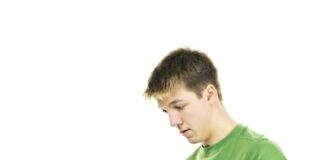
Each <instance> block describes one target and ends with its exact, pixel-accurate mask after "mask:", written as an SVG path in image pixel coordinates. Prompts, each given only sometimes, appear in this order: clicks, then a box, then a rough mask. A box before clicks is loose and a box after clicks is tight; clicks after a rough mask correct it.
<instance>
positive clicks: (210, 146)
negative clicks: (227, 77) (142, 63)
mask: <svg viewBox="0 0 324 160" xmlns="http://www.w3.org/2000/svg"><path fill="white" fill-rule="evenodd" d="M144 94H145V96H146V97H147V98H151V97H154V98H155V99H156V100H157V102H158V105H159V108H161V109H162V110H163V112H165V113H167V114H168V116H169V120H170V125H171V126H172V127H177V128H178V129H179V132H180V133H181V134H182V135H183V136H185V137H186V138H187V139H188V141H189V142H190V143H202V145H201V146H200V147H199V148H198V149H197V150H196V151H195V152H194V153H193V154H192V155H191V156H190V157H189V158H188V160H285V159H286V158H285V156H284V155H283V153H282V152H281V150H280V149H279V147H278V146H276V144H274V143H273V142H272V141H270V140H269V139H267V138H266V137H264V136H263V135H261V134H258V133H256V132H254V131H252V130H250V129H249V128H247V127H246V126H243V125H242V124H237V123H236V122H235V121H234V120H233V119H232V118H231V117H230V115H229V114H228V113H227V111H226V110H225V108H224V106H223V104H222V93H221V89H220V85H219V82H218V77H217V70H216V68H215V66H214V65H213V63H212V61H211V60H210V59H209V58H208V56H207V55H206V54H204V53H201V52H199V51H194V50H190V49H186V48H180V49H177V50H174V51H172V52H171V53H169V54H168V55H167V56H166V57H165V58H164V59H163V60H162V61H161V62H160V63H159V64H158V66H157V67H156V68H155V69H154V70H153V72H152V74H151V77H150V78H149V81H148V86H147V89H146V91H145V93H144Z"/></svg>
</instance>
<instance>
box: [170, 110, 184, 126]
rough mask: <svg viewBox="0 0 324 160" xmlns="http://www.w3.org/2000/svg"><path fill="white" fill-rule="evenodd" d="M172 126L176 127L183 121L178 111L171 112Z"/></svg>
mask: <svg viewBox="0 0 324 160" xmlns="http://www.w3.org/2000/svg"><path fill="white" fill-rule="evenodd" d="M169 120H170V126H171V127H176V126H178V125H180V124H181V123H182V120H181V117H180V116H179V115H178V114H177V113H171V112H169Z"/></svg>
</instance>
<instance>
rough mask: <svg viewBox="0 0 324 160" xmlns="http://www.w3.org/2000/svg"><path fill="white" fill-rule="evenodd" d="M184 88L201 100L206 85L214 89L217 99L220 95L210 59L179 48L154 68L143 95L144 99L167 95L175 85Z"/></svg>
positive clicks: (198, 52) (199, 53)
mask: <svg viewBox="0 0 324 160" xmlns="http://www.w3.org/2000/svg"><path fill="white" fill-rule="evenodd" d="M181 84H184V86H185V87H186V88H187V89H189V90H191V91H193V92H195V93H196V95H197V96H198V97H199V98H201V97H202V94H201V91H202V90H203V88H204V87H206V85H208V84H212V85H214V86H215V87H216V89H217V92H218V98H219V99H220V100H221V101H222V99H223V98H222V93H221V90H220V84H219V82H218V76H217V69H216V67H215V66H214V64H213V63H212V61H211V59H210V58H209V57H208V56H207V55H206V54H205V53H202V52H200V51H196V50H191V49H189V48H179V49H176V50H174V51H172V52H170V53H169V54H168V55H167V56H166V57H164V59H162V61H161V62H160V63H159V64H158V65H157V66H156V67H155V69H154V70H153V72H152V74H151V77H150V78H149V80H148V86H147V89H146V91H145V93H144V95H145V97H146V98H151V97H152V96H156V95H157V94H163V93H168V92H170V91H171V90H172V89H174V88H175V87H176V86H177V85H181Z"/></svg>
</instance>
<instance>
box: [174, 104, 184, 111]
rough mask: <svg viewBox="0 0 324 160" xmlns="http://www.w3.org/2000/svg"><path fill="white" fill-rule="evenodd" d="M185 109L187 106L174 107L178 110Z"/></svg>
mask: <svg viewBox="0 0 324 160" xmlns="http://www.w3.org/2000/svg"><path fill="white" fill-rule="evenodd" d="M184 107H185V105H177V106H174V108H175V109H177V110H182V109H183V108H184Z"/></svg>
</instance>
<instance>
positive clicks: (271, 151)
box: [239, 127, 286, 160]
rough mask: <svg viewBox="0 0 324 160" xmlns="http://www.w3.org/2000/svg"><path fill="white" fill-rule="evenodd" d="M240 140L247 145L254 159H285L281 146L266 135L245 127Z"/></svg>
mask: <svg viewBox="0 0 324 160" xmlns="http://www.w3.org/2000/svg"><path fill="white" fill-rule="evenodd" d="M239 137H240V138H239V141H241V142H242V141H243V143H245V146H246V147H247V150H248V151H247V152H248V157H250V158H249V159H253V160H285V159H286V158H285V156H284V155H283V153H282V151H281V149H280V147H279V146H278V145H277V144H276V143H275V142H273V141H272V140H270V139H268V138H267V137H265V136H264V135H262V134H260V133H257V132H255V131H252V130H250V129H248V128H247V127H244V129H243V131H242V132H241V135H240V136H239Z"/></svg>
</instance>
